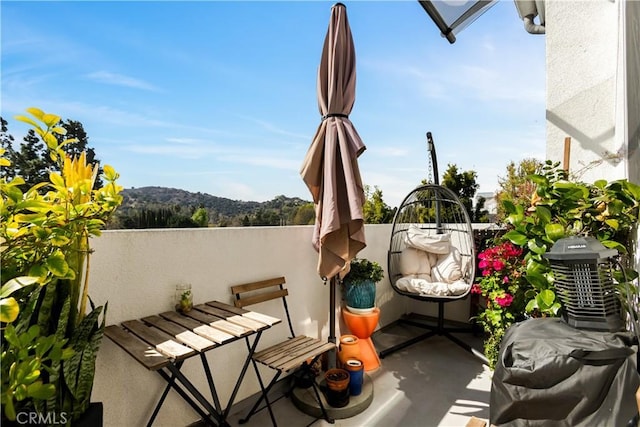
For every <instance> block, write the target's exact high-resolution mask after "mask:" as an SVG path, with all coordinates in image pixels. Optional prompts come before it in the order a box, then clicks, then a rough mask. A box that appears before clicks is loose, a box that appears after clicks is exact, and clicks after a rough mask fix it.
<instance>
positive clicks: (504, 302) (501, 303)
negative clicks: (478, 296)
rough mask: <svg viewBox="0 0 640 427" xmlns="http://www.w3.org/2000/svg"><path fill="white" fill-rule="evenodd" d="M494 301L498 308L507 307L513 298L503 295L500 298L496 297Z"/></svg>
mask: <svg viewBox="0 0 640 427" xmlns="http://www.w3.org/2000/svg"><path fill="white" fill-rule="evenodd" d="M495 301H496V304H498V305H499V306H500V307H509V306H510V305H511V303H512V302H513V296H511V295H509V294H504V296H502V297H496V299H495Z"/></svg>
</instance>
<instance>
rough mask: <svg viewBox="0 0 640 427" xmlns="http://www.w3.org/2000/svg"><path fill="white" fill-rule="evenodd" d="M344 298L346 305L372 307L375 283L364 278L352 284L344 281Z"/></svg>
mask: <svg viewBox="0 0 640 427" xmlns="http://www.w3.org/2000/svg"><path fill="white" fill-rule="evenodd" d="M344 287H345V295H344V299H345V301H346V303H347V306H348V307H352V308H357V309H367V308H374V307H375V305H376V284H375V283H374V282H373V281H372V280H365V281H362V282H357V283H356V284H352V283H350V282H344Z"/></svg>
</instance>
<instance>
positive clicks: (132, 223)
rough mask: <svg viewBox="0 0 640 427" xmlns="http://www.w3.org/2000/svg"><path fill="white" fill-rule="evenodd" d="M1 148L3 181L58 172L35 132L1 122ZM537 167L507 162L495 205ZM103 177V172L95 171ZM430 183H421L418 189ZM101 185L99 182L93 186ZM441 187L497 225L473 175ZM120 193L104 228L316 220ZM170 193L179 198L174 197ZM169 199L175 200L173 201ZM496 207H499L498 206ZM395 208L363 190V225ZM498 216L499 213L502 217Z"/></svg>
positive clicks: (304, 209) (300, 210)
mask: <svg viewBox="0 0 640 427" xmlns="http://www.w3.org/2000/svg"><path fill="white" fill-rule="evenodd" d="M0 124H1V131H0V147H1V148H2V149H4V154H3V156H4V157H5V158H6V159H8V160H9V161H10V162H11V166H9V167H3V168H0V177H2V178H5V179H7V180H9V179H12V178H14V177H16V176H21V177H23V178H24V180H25V184H24V187H25V189H26V188H30V187H31V186H32V185H34V184H35V183H37V182H42V181H43V180H47V177H48V174H49V172H52V171H55V170H56V167H57V166H56V163H55V162H53V161H52V159H51V158H49V156H48V154H47V148H46V146H45V145H44V143H43V142H42V141H41V140H40V139H39V138H38V137H37V135H36V134H35V132H34V131H33V130H29V131H28V132H27V134H26V135H25V136H24V138H23V140H22V142H20V143H17V142H16V141H15V139H14V137H13V136H12V135H11V134H10V133H9V131H8V124H7V121H6V120H5V119H4V118H2V117H0ZM59 126H61V127H63V128H65V129H66V131H67V134H66V135H65V138H72V139H73V142H71V143H69V144H67V145H65V151H66V152H67V153H68V154H70V155H72V156H74V155H79V154H80V153H81V152H82V151H86V155H87V161H88V162H91V163H94V164H98V165H99V163H100V161H99V160H98V158H97V157H96V153H95V150H94V149H93V148H91V147H90V146H89V138H88V135H87V133H86V132H85V130H84V127H83V126H82V123H80V122H78V121H75V120H71V119H67V120H63V121H61V122H60V124H59ZM540 166H541V162H539V161H537V160H535V159H526V160H523V161H522V162H521V163H520V164H519V165H516V164H515V163H514V162H511V163H510V164H509V165H508V166H507V175H506V177H504V178H500V179H499V185H500V189H499V190H498V192H497V194H496V199H497V201H498V202H499V201H501V200H504V199H513V200H515V199H518V198H522V197H529V196H530V194H531V191H532V188H531V183H530V182H529V181H528V180H527V179H526V176H527V175H528V174H530V173H535V172H536V171H537V170H539V168H540ZM99 172H100V173H101V172H102V171H101V170H99ZM427 182H428V181H427V180H423V181H422V183H421V184H426V183H427ZM96 185H100V183H99V182H98V183H96ZM442 185H443V186H445V187H447V188H448V189H450V190H451V191H453V192H454V193H455V194H456V195H457V196H458V198H459V199H460V201H461V202H462V204H463V205H464V206H465V208H466V210H467V212H468V213H469V217H470V218H471V220H472V222H490V221H493V220H495V218H493V217H491V216H490V215H489V213H488V211H487V210H486V209H485V202H486V201H485V199H484V198H482V197H480V198H478V199H479V200H477V201H476V200H475V196H476V193H477V191H478V189H479V184H478V183H477V173H476V172H475V171H472V170H469V171H461V170H459V168H458V166H457V165H455V164H449V165H447V169H446V171H445V173H444V174H443V177H442ZM148 188H149V189H153V191H152V190H148V191H143V190H147V188H143V189H131V190H126V189H125V190H124V191H123V195H124V196H125V201H124V203H123V205H122V206H121V208H120V209H119V210H118V211H117V212H116V214H115V215H114V216H113V218H112V220H111V222H110V223H109V224H108V225H107V227H108V228H110V229H123V228H124V229H139V228H184V227H259V226H284V225H309V224H313V223H314V221H315V209H314V205H313V203H312V202H310V201H305V200H302V199H299V198H289V197H286V196H283V195H281V196H277V197H275V198H274V199H273V200H269V201H267V202H261V203H260V202H243V201H233V200H229V199H224V198H219V197H215V196H210V195H204V194H202V193H189V192H186V191H184V190H175V189H163V188H162V187H148ZM171 190H173V191H179V192H181V193H182V194H181V195H180V197H178V196H176V194H175V193H171ZM172 197H173V199H172ZM498 205H500V203H498ZM396 210H397V207H390V206H389V205H388V204H387V203H385V201H384V198H383V193H382V190H380V188H378V187H377V186H373V187H371V186H368V185H367V186H365V203H364V206H363V214H364V220H365V223H367V224H385V223H391V222H392V221H393V217H394V215H395V212H396ZM500 214H501V212H500V211H499V212H498V216H500Z"/></svg>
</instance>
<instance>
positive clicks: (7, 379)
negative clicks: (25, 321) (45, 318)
mask: <svg viewBox="0 0 640 427" xmlns="http://www.w3.org/2000/svg"><path fill="white" fill-rule="evenodd" d="M66 343H67V340H66V339H62V340H59V339H58V338H57V337H56V336H55V335H48V336H42V335H41V333H40V327H39V326H37V325H33V326H31V327H30V328H29V329H27V330H26V331H24V332H23V333H18V332H17V331H16V328H15V327H14V325H12V324H10V325H7V327H6V328H5V329H4V331H3V340H2V343H1V348H2V356H1V359H0V360H1V362H0V369H1V371H0V372H1V373H2V392H1V395H0V401H1V403H2V409H3V413H4V416H6V417H7V419H9V420H15V418H16V414H17V413H18V412H19V411H22V410H27V409H35V408H34V402H38V403H41V402H43V401H46V400H48V399H51V398H53V397H54V396H55V393H56V388H55V386H54V384H51V383H46V382H45V381H44V379H46V377H47V372H46V371H47V370H48V369H50V368H49V367H50V366H51V364H53V363H60V361H62V360H68V359H69V358H70V357H72V356H73V350H72V349H71V348H69V347H65V345H66Z"/></svg>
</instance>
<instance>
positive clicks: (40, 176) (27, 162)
mask: <svg viewBox="0 0 640 427" xmlns="http://www.w3.org/2000/svg"><path fill="white" fill-rule="evenodd" d="M56 127H60V128H62V129H64V131H63V132H62V133H54V134H53V135H52V136H53V137H55V139H56V140H57V144H58V145H59V146H61V147H62V150H63V151H64V152H65V153H67V154H68V155H69V156H71V157H72V158H73V157H78V156H80V154H81V153H82V152H84V153H85V156H86V159H87V163H89V164H91V165H98V178H97V179H96V182H95V184H94V188H100V187H102V180H101V178H100V176H101V175H102V173H103V170H102V168H101V167H100V166H99V165H100V161H99V160H98V159H97V158H96V155H95V150H94V149H93V148H90V147H89V146H88V144H89V138H88V136H87V133H86V132H85V130H84V127H83V126H82V123H80V122H78V121H75V120H69V119H67V120H66V121H60V122H59V123H57V124H56ZM0 140H1V143H2V147H3V148H5V150H6V151H5V157H6V158H7V159H8V160H9V161H10V162H11V164H12V167H11V168H7V169H11V170H6V171H3V172H2V176H3V177H5V178H12V177H14V176H21V177H23V178H24V181H25V184H23V185H22V187H23V188H25V189H26V188H29V187H31V186H33V185H35V184H36V183H38V182H42V181H43V180H46V179H48V176H49V172H60V168H59V165H58V162H57V161H56V160H55V159H52V158H51V157H50V156H49V153H48V150H47V147H46V146H45V144H44V143H43V142H42V141H41V140H40V139H39V138H38V137H37V136H36V133H35V132H34V131H33V129H30V130H29V131H28V132H27V135H26V136H25V137H24V138H23V142H22V143H21V144H20V148H19V149H16V147H13V144H14V143H15V141H14V138H13V136H12V135H10V134H9V133H8V128H7V122H6V121H5V120H4V119H2V133H1V134H0ZM63 142H64V144H63ZM9 174H13V175H12V176H9Z"/></svg>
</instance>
